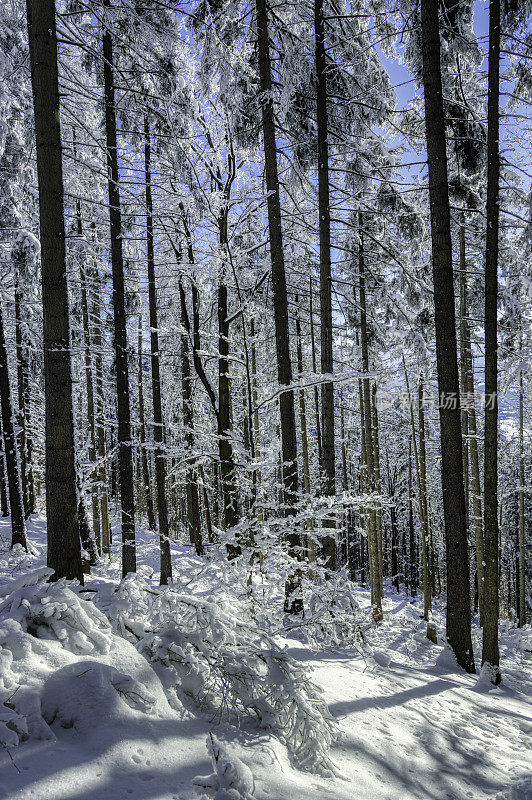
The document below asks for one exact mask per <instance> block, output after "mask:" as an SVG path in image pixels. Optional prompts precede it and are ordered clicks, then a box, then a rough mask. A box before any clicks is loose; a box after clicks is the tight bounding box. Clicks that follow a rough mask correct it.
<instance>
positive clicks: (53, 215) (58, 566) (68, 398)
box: [27, 0, 83, 582]
mask: <svg viewBox="0 0 532 800" xmlns="http://www.w3.org/2000/svg"><path fill="white" fill-rule="evenodd" d="M27 12H28V41H29V50H30V63H31V82H32V91H33V109H34V120H35V138H36V155H37V178H38V185H39V221H40V239H41V275H42V302H43V320H44V392H45V406H46V409H45V460H46V520H47V537H48V553H47V563H48V566H49V567H51V568H52V569H53V570H54V573H55V574H54V577H55V578H62V577H65V578H77V579H78V580H79V581H81V582H83V572H82V567H81V547H80V541H79V530H78V498H77V488H76V465H75V458H74V452H75V440H74V414H73V406H72V369H71V354H70V323H69V306H68V288H67V277H66V253H65V215H64V206H63V166H62V152H61V130H60V107H59V83H58V69H57V34H56V24H55V2H54V0H27Z"/></svg>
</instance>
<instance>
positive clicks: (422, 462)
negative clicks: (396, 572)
mask: <svg viewBox="0 0 532 800" xmlns="http://www.w3.org/2000/svg"><path fill="white" fill-rule="evenodd" d="M417 408H418V427H419V476H418V478H419V507H420V510H421V543H422V554H423V618H424V619H425V620H426V621H427V622H428V619H429V614H430V612H431V610H432V596H431V595H432V593H431V578H430V555H429V551H430V542H429V538H430V534H429V512H428V506H429V504H428V499H427V452H426V446H425V389H424V382H423V374H421V376H420V379H419V387H418V407H417Z"/></svg>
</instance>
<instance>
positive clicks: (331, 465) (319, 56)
mask: <svg viewBox="0 0 532 800" xmlns="http://www.w3.org/2000/svg"><path fill="white" fill-rule="evenodd" d="M314 32H315V47H316V52H315V66H316V107H317V118H316V120H317V139H318V220H319V232H320V344H321V374H322V375H332V373H333V327H332V301H331V294H332V282H331V209H330V201H329V143H328V131H327V127H328V123H327V75H326V58H325V22H324V19H323V0H314ZM321 423H322V447H321V455H322V460H321V463H320V469H321V474H322V481H323V491H324V494H325V495H328V496H329V497H332V496H334V495H335V494H336V481H335V452H334V384H333V383H332V381H331V382H328V383H322V384H321ZM324 527H326V528H328V527H329V528H332V527H334V520H332V519H325V520H324ZM322 552H323V558H324V562H325V566H326V567H327V569H330V570H334V569H336V560H337V554H336V541H335V536H334V535H332V536H325V537H324V538H323V543H322Z"/></svg>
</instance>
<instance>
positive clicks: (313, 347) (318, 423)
mask: <svg viewBox="0 0 532 800" xmlns="http://www.w3.org/2000/svg"><path fill="white" fill-rule="evenodd" d="M309 281H310V287H309V316H310V344H311V350H312V372H313V373H314V375H316V372H317V368H316V337H315V335H314V310H313V307H312V306H313V303H312V297H313V291H314V290H313V288H312V275H311V276H310V279H309ZM314 411H315V415H316V442H317V445H318V464H321V463H322V460H323V457H322V452H321V451H322V446H321V420H320V399H319V392H318V387H317V386H314Z"/></svg>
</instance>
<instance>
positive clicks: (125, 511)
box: [103, 0, 137, 577]
mask: <svg viewBox="0 0 532 800" xmlns="http://www.w3.org/2000/svg"><path fill="white" fill-rule="evenodd" d="M105 5H106V6H108V7H110V0H105ZM103 59H104V64H103V74H104V87H105V139H106V147H107V171H108V175H109V179H108V193H109V222H110V233H111V265H112V275H113V316H114V347H115V362H116V398H117V415H118V471H119V479H120V501H121V506H122V575H123V576H124V577H125V576H126V575H127V574H128V572H136V570H137V558H136V547H135V490H134V483H133V447H132V442H131V410H130V407H129V370H128V351H127V318H126V303H125V288H124V255H123V250H122V236H123V231H122V212H121V209H120V188H119V183H118V181H119V171H118V147H117V141H116V106H115V87H114V74H113V73H114V62H113V39H112V36H111V33H110V31H109V30H108V29H107V28H106V29H105V31H104V35H103Z"/></svg>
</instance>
